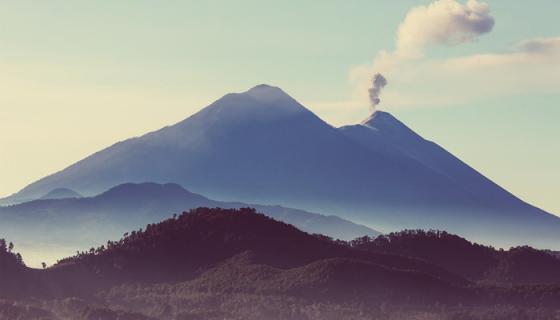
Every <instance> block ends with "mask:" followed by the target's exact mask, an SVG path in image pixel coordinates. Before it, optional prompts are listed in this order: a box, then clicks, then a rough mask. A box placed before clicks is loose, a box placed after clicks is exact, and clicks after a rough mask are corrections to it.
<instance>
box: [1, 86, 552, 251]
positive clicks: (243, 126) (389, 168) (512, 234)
mask: <svg viewBox="0 0 560 320" xmlns="http://www.w3.org/2000/svg"><path fill="white" fill-rule="evenodd" d="M145 181H152V182H156V183H169V182H173V183H178V184H180V185H182V186H184V187H185V188H187V189H188V190H192V191H194V192H197V193H201V194H204V195H207V196H209V197H211V198H214V199H221V200H226V201H242V202H247V203H263V204H281V205H284V206H288V207H295V208H300V209H303V210H308V211H313V212H321V213H324V214H329V215H337V216H340V217H343V218H348V219H351V220H353V221H356V222H359V223H363V224H367V225H368V226H371V227H373V228H375V229H378V230H381V231H384V232H388V231H394V230H400V229H403V228H422V229H429V228H436V229H441V230H448V231H450V232H453V233H458V234H460V235H462V236H466V237H468V238H471V239H474V240H477V241H481V242H484V243H492V244H494V245H497V246H510V245H519V244H530V245H533V246H537V247H548V248H551V249H558V248H559V243H560V242H559V241H558V240H560V232H559V231H560V219H559V218H558V217H556V216H553V215H551V214H549V213H546V212H544V211H542V210H540V209H538V208H535V207H532V206H530V205H529V204H526V203H524V202H523V201H521V200H519V199H518V198H516V197H515V196H513V195H512V194H510V193H508V192H507V191H505V190H503V189H502V188H500V187H499V186H497V185H496V184H494V183H492V182H491V181H489V180H488V179H486V178H485V177H483V176H482V175H481V174H480V173H478V172H476V171H475V170H473V169H472V168H470V167H468V166H467V165H466V164H464V163H463V162H461V161H460V160H458V159H457V158H455V157H453V156H452V155H451V154H449V153H448V152H446V151H445V150H443V149H442V148H440V147H438V146H437V145H435V144H433V143H431V142H428V141H426V140H424V139H422V138H421V137H419V136H418V135H417V134H415V133H414V132H413V131H412V130H410V129H409V128H407V127H406V126H405V125H404V124H402V123H400V122H399V121H398V120H396V119H395V118H394V117H392V116H390V115H389V114H387V113H376V114H375V115H374V116H373V117H372V118H371V119H369V120H368V121H366V122H364V123H363V124H359V125H355V126H348V127H342V128H334V127H332V126H331V125H329V124H327V123H325V122H324V121H323V120H321V119H320V118H318V117H317V116H316V115H315V114H313V113H312V112H311V111H309V110H308V109H306V108H305V107H304V106H302V105H301V104H299V103H298V102H297V101H296V100H294V99H293V98H291V97H290V96H289V95H287V94H286V93H285V92H283V91H282V90H281V89H279V88H276V87H271V86H267V85H259V86H256V87H254V88H252V89H250V90H248V91H246V92H243V93H233V94H227V95H225V96H224V97H222V98H221V99H219V100H217V101H216V102H214V103H212V104H211V105H209V106H208V107H206V108H204V109H202V110H201V111H199V112H198V113H196V114H194V115H192V116H190V117H189V118H187V119H185V120H183V121H181V122H179V123H177V124H175V125H172V126H169V127H165V128H163V129H161V130H158V131H155V132H151V133H148V134H146V135H144V136H141V137H137V138H132V139H129V140H126V141H122V142H119V143H117V144H115V145H113V146H111V147H109V148H107V149H104V150H101V151H99V152H97V153H95V154H93V155H91V156H89V157H87V158H85V159H83V160H81V161H79V162H77V163H75V164H73V165H71V166H70V167H68V168H66V169H64V170H62V171H60V172H57V173H55V174H53V175H51V176H48V177H45V178H43V179H41V180H39V181H37V182H35V183H33V184H31V185H29V186H27V187H26V188H24V189H23V190H21V191H20V192H18V193H17V194H15V195H13V196H11V197H9V198H8V199H5V201H4V203H7V202H18V201H19V202H21V201H24V200H29V199H36V198H37V197H40V196H41V195H43V194H45V193H46V192H48V191H49V190H52V189H54V188H60V187H65V188H71V189H73V190H76V191H78V192H80V193H81V194H84V195H89V196H91V195H94V194H97V193H99V192H102V191H104V190H107V189H108V188H111V187H113V186H115V185H119V184H122V183H127V182H137V183H138V182H145Z"/></svg>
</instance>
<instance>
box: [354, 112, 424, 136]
mask: <svg viewBox="0 0 560 320" xmlns="http://www.w3.org/2000/svg"><path fill="white" fill-rule="evenodd" d="M361 125H362V126H364V127H367V128H370V129H372V130H375V131H381V132H383V133H384V134H386V135H390V136H392V137H393V138H399V137H400V138H407V139H408V138H410V137H413V138H414V139H422V138H421V137H420V136H419V135H418V134H417V133H416V132H414V131H413V130H411V129H410V128H409V127H407V126H406V125H405V124H404V123H402V122H401V121H400V120H399V119H397V118H395V117H394V116H393V115H392V114H390V113H389V112H385V111H375V112H374V113H372V114H371V115H370V116H369V117H368V118H367V119H365V120H364V121H362V123H361Z"/></svg>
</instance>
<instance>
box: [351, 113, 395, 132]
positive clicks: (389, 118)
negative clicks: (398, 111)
mask: <svg viewBox="0 0 560 320" xmlns="http://www.w3.org/2000/svg"><path fill="white" fill-rule="evenodd" d="M361 124H362V125H364V126H366V127H370V128H373V129H375V128H377V126H379V125H384V126H385V125H390V124H400V125H403V126H404V124H403V123H402V122H400V121H399V120H398V119H397V118H395V117H394V116H393V115H392V114H390V113H389V112H385V111H375V112H373V113H372V114H371V115H370V116H369V117H367V118H366V119H365V120H364V121H362V123H361Z"/></svg>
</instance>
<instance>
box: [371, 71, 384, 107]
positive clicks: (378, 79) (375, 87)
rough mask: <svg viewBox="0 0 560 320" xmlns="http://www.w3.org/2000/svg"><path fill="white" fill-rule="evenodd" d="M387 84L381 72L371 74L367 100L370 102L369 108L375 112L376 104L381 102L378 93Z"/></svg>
mask: <svg viewBox="0 0 560 320" xmlns="http://www.w3.org/2000/svg"><path fill="white" fill-rule="evenodd" d="M386 85H387V79H385V77H384V76H383V75H382V74H381V73H376V74H375V75H374V76H373V81H372V86H371V88H369V90H368V91H369V100H370V102H371V110H372V111H373V112H375V109H376V107H377V105H378V104H379V103H380V102H381V99H379V94H380V93H381V90H382V89H383V87H385V86H386Z"/></svg>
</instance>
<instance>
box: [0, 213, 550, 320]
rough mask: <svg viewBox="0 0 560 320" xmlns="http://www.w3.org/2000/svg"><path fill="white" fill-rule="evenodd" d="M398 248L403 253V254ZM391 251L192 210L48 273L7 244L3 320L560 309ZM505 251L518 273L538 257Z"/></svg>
mask: <svg viewBox="0 0 560 320" xmlns="http://www.w3.org/2000/svg"><path fill="white" fill-rule="evenodd" d="M439 239H440V240H437V241H436V242H438V241H439V242H442V243H449V242H450V241H448V240H449V239H447V238H446V237H439ZM396 241H397V242H398V240H396ZM370 242H371V241H367V242H365V241H362V242H361V243H362V244H363V243H368V244H369V243H370ZM395 243H396V242H395ZM400 243H401V244H403V246H404V248H403V249H402V250H401V251H400V252H401V253H403V252H404V251H406V250H407V249H406V246H409V245H411V244H410V243H409V244H406V242H404V241H403V242H400ZM0 244H1V242H0ZM397 247H400V246H396V247H394V248H392V249H391V248H390V247H387V246H386V247H384V248H385V249H383V250H384V251H386V252H380V251H383V250H381V249H379V250H376V251H374V250H370V249H368V248H365V247H364V248H361V249H358V248H357V245H356V242H354V243H346V242H341V241H333V240H331V239H329V238H327V237H324V236H318V235H310V234H307V233H304V232H302V231H300V230H298V229H296V228H295V227H293V226H291V225H288V224H285V223H282V222H278V221H275V220H273V219H271V218H269V217H266V216H264V215H262V214H258V213H256V212H255V211H254V209H248V208H247V209H240V210H236V209H208V208H199V209H195V210H191V211H190V212H187V213H184V214H182V215H180V216H177V217H174V218H171V219H168V220H165V221H162V222H160V223H157V224H150V225H148V226H147V227H146V228H144V229H143V230H137V231H132V232H130V233H128V234H127V235H125V237H123V238H122V239H121V240H119V241H109V242H108V243H107V244H106V245H105V246H103V247H100V248H97V249H91V250H89V251H87V252H81V253H78V254H77V255H75V256H73V257H69V258H66V259H62V260H61V261H60V262H59V263H58V264H56V265H55V266H53V267H50V268H47V269H45V270H35V269H29V268H27V267H25V266H24V265H22V264H21V262H20V261H21V260H20V259H19V258H18V256H17V255H16V254H15V253H13V252H12V249H11V246H9V245H8V246H7V247H6V248H5V249H4V250H3V251H2V253H0V275H1V276H2V277H3V278H2V279H3V280H7V281H1V282H0V299H6V300H3V301H2V300H0V319H2V320H3V319H87V320H94V319H101V320H113V319H114V320H117V319H131V320H132V319H255V320H256V319H278V320H280V319H308V320H315V319H428V320H430V319H554V318H552V317H553V316H554V314H555V312H556V311H557V310H560V309H559V308H560V304H559V303H558V301H560V300H559V299H560V286H559V285H557V284H554V281H549V282H548V283H546V284H540V285H534V284H529V283H528V282H526V284H524V285H523V286H513V287H512V286H511V285H508V286H500V285H489V284H484V285H480V284H476V283H475V282H472V281H470V280H468V279H466V278H467V277H464V276H461V275H458V274H455V273H454V272H450V271H449V270H445V269H444V268H443V267H442V266H441V265H443V264H442V263H441V260H438V259H441V257H438V256H432V257H427V256H425V255H424V254H418V255H419V256H423V257H424V259H422V260H421V259H418V258H415V257H407V256H404V255H396V254H392V253H388V252H390V251H391V252H397V251H398V250H396V249H395V248H397ZM452 247H453V248H456V249H459V250H463V249H464V248H463V249H461V246H457V245H455V244H453V245H452ZM467 247H468V246H466V247H465V248H467ZM403 250H404V251H403ZM416 250H419V251H420V252H421V251H422V250H421V246H420V248H414V249H413V250H412V251H411V252H415V251H416ZM512 253H513V255H514V256H516V257H517V258H516V259H517V260H516V259H512V260H510V261H512V266H517V267H515V268H513V269H516V268H517V269H518V270H521V269H526V268H531V261H533V260H534V259H535V257H542V256H541V253H543V252H541V251H536V250H535V251H534V253H535V254H536V255H529V256H519V255H517V254H516V253H514V252H512ZM544 254H546V255H547V257H551V258H553V257H552V256H551V255H549V254H548V253H544ZM410 255H414V254H410ZM428 258H429V259H428ZM451 258H453V257H451ZM430 259H432V260H434V261H433V262H432V261H430ZM539 259H540V258H539ZM553 259H556V258H553ZM438 264H439V265H440V266H438ZM448 266H453V264H449V265H448ZM525 271H526V270H525ZM14 284H17V285H14Z"/></svg>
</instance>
